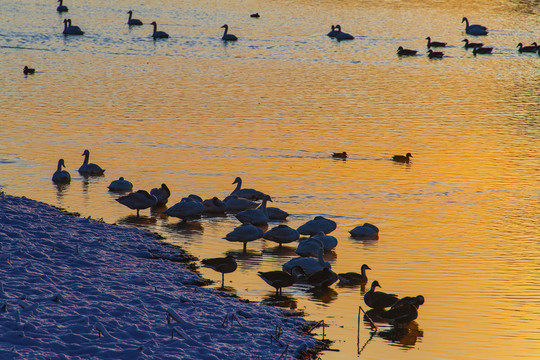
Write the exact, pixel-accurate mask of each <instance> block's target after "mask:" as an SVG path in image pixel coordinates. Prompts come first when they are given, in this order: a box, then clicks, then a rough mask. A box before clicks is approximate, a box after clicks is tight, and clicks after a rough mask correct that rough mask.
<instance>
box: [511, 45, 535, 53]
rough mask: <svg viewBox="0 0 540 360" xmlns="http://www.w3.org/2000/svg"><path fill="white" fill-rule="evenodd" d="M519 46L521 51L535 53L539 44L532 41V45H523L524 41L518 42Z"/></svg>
mask: <svg viewBox="0 0 540 360" xmlns="http://www.w3.org/2000/svg"><path fill="white" fill-rule="evenodd" d="M516 47H517V48H518V51H519V52H520V53H524V52H530V53H534V52H536V50H537V49H538V46H537V44H536V43H532V44H531V45H529V46H523V44H522V43H519V44H517V46H516Z"/></svg>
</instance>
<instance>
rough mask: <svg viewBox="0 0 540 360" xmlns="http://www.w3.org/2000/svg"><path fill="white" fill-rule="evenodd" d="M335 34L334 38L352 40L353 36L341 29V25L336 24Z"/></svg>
mask: <svg viewBox="0 0 540 360" xmlns="http://www.w3.org/2000/svg"><path fill="white" fill-rule="evenodd" d="M336 31H337V33H336V35H335V36H334V37H335V38H336V40H353V39H354V36H352V35H351V34H348V33H346V32H343V31H341V25H336Z"/></svg>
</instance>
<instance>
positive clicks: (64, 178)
mask: <svg viewBox="0 0 540 360" xmlns="http://www.w3.org/2000/svg"><path fill="white" fill-rule="evenodd" d="M62 167H66V165H65V164H64V159H60V160H58V166H57V168H56V171H55V172H54V174H53V176H52V181H53V182H55V183H57V184H66V183H68V182H70V181H71V175H69V173H68V172H67V171H66V170H62Z"/></svg>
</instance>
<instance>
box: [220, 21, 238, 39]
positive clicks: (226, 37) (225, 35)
mask: <svg viewBox="0 0 540 360" xmlns="http://www.w3.org/2000/svg"><path fill="white" fill-rule="evenodd" d="M222 28H224V29H225V31H224V32H223V36H222V37H221V40H224V41H236V40H238V38H237V37H236V36H234V35H233V34H227V31H229V25H227V24H225V25H223V26H222Z"/></svg>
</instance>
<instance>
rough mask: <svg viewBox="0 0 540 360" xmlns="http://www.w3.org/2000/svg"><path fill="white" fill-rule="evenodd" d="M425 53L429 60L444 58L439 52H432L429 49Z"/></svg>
mask: <svg viewBox="0 0 540 360" xmlns="http://www.w3.org/2000/svg"><path fill="white" fill-rule="evenodd" d="M427 52H428V58H430V59H442V57H443V56H444V53H443V52H441V51H433V50H431V49H429V50H428V51H427Z"/></svg>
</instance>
